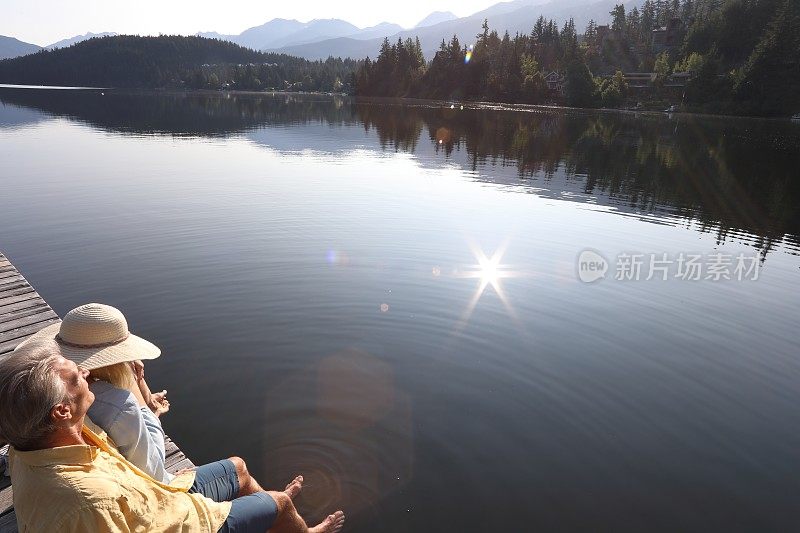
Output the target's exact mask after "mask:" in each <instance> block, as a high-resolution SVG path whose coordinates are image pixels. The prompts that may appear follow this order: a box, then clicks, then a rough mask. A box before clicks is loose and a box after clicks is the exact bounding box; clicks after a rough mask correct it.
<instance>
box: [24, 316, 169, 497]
mask: <svg viewBox="0 0 800 533" xmlns="http://www.w3.org/2000/svg"><path fill="white" fill-rule="evenodd" d="M47 338H51V339H55V341H56V342H57V343H58V344H59V348H60V350H61V352H62V354H63V355H64V357H66V358H67V359H72V360H73V361H75V363H77V364H78V366H80V367H81V368H83V369H84V370H88V371H89V372H90V374H89V376H90V381H91V383H90V384H89V390H91V391H92V392H93V393H94V396H95V399H94V403H93V404H92V405H91V407H90V408H89V412H88V415H89V418H90V419H91V420H92V422H94V423H95V424H97V425H98V426H100V427H101V428H102V429H103V431H105V432H106V433H107V434H108V436H109V437H110V438H111V440H112V441H114V444H116V446H117V449H118V450H119V452H120V453H121V454H122V455H123V456H124V457H125V458H126V459H127V460H128V461H130V462H131V463H133V464H134V465H135V466H137V467H138V468H139V469H140V470H142V471H143V472H145V473H147V474H149V475H150V476H151V477H152V478H153V479H155V480H157V481H161V482H162V483H167V484H169V483H170V482H171V481H172V479H173V478H174V476H172V475H171V474H169V473H167V471H166V469H165V465H164V461H165V459H166V452H165V450H164V430H163V429H162V428H161V422H160V421H159V419H158V417H159V416H160V415H161V414H163V413H166V412H167V411H168V410H169V402H168V401H167V399H166V394H167V391H166V390H164V391H161V392H159V393H156V394H151V393H150V389H149V387H148V386H147V382H146V381H145V380H144V363H143V362H142V360H148V359H155V358H156V357H158V356H160V355H161V350H160V349H159V348H158V347H157V346H155V345H154V344H152V343H150V342H148V341H146V340H144V339H142V338H141V337H137V336H136V335H133V334H131V333H130V331H128V323H127V321H126V320H125V316H124V315H123V314H122V313H121V312H120V311H119V310H118V309H116V308H114V307H111V306H110V305H104V304H95V303H92V304H86V305H82V306H80V307H76V308H75V309H73V310H72V311H70V312H68V313H67V314H66V315H65V316H64V320H63V321H62V322H61V323H60V324H53V325H51V326H48V327H46V328H44V329H42V330H40V331H39V332H38V333H36V334H35V335H34V336H33V337H31V339H29V341H26V342H36V341H37V340H38V339H47Z"/></svg>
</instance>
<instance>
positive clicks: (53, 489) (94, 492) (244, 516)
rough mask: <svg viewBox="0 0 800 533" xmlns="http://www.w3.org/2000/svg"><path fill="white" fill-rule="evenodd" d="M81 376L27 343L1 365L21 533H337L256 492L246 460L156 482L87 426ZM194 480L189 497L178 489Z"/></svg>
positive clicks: (3, 421) (286, 497) (1, 422)
mask: <svg viewBox="0 0 800 533" xmlns="http://www.w3.org/2000/svg"><path fill="white" fill-rule="evenodd" d="M87 375H88V372H86V371H84V370H81V369H79V368H78V367H77V365H76V364H75V363H74V362H72V361H69V360H67V359H65V358H64V357H63V355H62V354H61V353H60V349H59V345H58V344H57V343H55V342H35V343H28V344H26V345H25V346H21V347H20V348H18V349H17V350H15V351H14V352H13V353H11V354H9V355H6V356H2V357H0V435H2V436H3V437H4V438H5V439H7V440H8V441H9V443H10V444H11V446H12V450H11V453H10V457H9V463H10V469H11V479H12V482H13V486H14V507H15V510H16V514H17V523H18V525H19V529H20V531H42V532H51V531H65V532H72V531H74V532H76V533H77V532H89V533H91V532H117V531H124V532H127V531H186V532H189V531H197V532H216V531H222V532H234V531H235V532H250V531H258V532H265V531H266V530H267V529H269V530H270V531H272V532H286V533H294V532H300V533H305V532H310V533H336V532H337V531H339V530H340V529H341V528H342V525H343V523H344V513H342V512H341V511H337V512H336V513H334V514H332V515H329V516H328V517H327V518H326V519H325V520H324V521H323V522H322V523H320V524H318V525H317V526H315V527H313V528H310V529H309V528H308V527H307V526H306V524H305V522H304V521H303V519H302V518H301V517H300V515H299V514H298V513H297V510H296V509H295V507H294V504H293V503H292V499H293V498H294V497H295V496H296V495H297V493H298V492H299V491H300V489H301V488H302V478H301V477H298V478H297V479H295V480H294V481H293V482H292V483H290V484H289V486H287V487H286V489H285V490H284V491H283V492H275V491H263V489H261V487H260V486H259V485H258V483H257V482H256V481H255V479H253V478H252V476H250V474H249V473H248V472H247V468H246V465H245V464H244V461H242V460H241V459H238V458H231V459H229V460H227V461H220V462H218V463H212V464H211V465H205V466H203V467H199V468H198V469H197V472H196V475H192V474H190V473H187V474H186V475H183V476H178V477H177V478H176V479H175V480H174V481H173V482H172V483H171V484H169V485H167V484H164V483H160V482H158V481H156V480H154V479H153V478H151V477H150V476H148V475H147V474H145V473H144V472H142V471H141V470H139V469H138V468H137V467H135V466H134V465H132V464H131V463H129V462H128V461H127V460H125V458H124V457H122V455H120V454H119V452H118V451H117V450H116V448H115V447H114V446H113V445H112V444H111V443H110V442H109V441H108V439H107V437H106V435H105V433H103V432H102V430H100V429H99V428H98V427H97V426H95V425H94V424H92V423H91V421H90V420H89V419H88V418H87V417H86V412H87V410H88V409H89V406H90V405H91V404H92V402H93V401H94V395H93V393H92V392H91V391H90V390H89V386H88V383H87V381H86V376H87ZM187 478H188V480H192V479H193V478H194V482H193V485H192V487H193V489H194V490H195V491H196V492H191V491H189V490H188V489H187V488H186V487H185V484H186V481H187Z"/></svg>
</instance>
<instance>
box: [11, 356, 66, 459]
mask: <svg viewBox="0 0 800 533" xmlns="http://www.w3.org/2000/svg"><path fill="white" fill-rule="evenodd" d="M60 357H61V353H60V350H59V349H58V345H57V344H56V343H55V342H39V343H29V344H26V345H24V346H20V347H19V348H18V349H16V350H14V351H13V352H11V353H10V354H8V355H4V356H0V436H2V437H3V438H4V439H6V440H7V441H8V442H9V443H10V444H11V445H12V446H13V447H14V448H16V449H18V450H30V449H36V447H38V446H41V445H42V444H43V443H44V442H45V440H46V438H47V437H48V436H49V435H50V434H51V433H53V432H54V431H55V430H56V428H57V426H56V424H55V423H54V422H53V420H52V418H51V417H50V413H51V411H52V409H53V407H55V406H56V405H58V404H60V403H63V402H64V401H66V400H67V399H68V395H67V388H66V385H65V384H64V382H63V381H62V379H61V376H60V375H59V374H58V372H57V370H56V365H57V364H58V361H59V358H60Z"/></svg>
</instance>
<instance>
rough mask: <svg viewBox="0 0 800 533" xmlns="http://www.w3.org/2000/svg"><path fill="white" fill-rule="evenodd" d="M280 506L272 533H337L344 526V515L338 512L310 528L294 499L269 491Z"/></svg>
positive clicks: (284, 494) (282, 493) (283, 493)
mask: <svg viewBox="0 0 800 533" xmlns="http://www.w3.org/2000/svg"><path fill="white" fill-rule="evenodd" d="M267 494H269V495H270V496H272V499H273V500H275V503H276V504H277V506H278V518H277V519H276V520H275V523H274V524H273V525H272V527H271V528H270V529H269V531H270V533H337V532H338V531H339V530H341V529H342V526H343V525H344V513H343V512H342V511H336V512H335V513H333V514H332V515H328V517H327V518H326V519H325V520H323V521H322V522H321V523H319V524H318V525H316V526H314V527H312V528H309V527H308V526H307V525H306V522H305V520H303V518H302V517H301V516H300V515H299V514H298V513H297V509H296V508H295V506H294V503H293V502H292V499H291V498H290V497H289V495H288V494H286V493H285V492H274V491H267Z"/></svg>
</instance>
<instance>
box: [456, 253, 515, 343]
mask: <svg viewBox="0 0 800 533" xmlns="http://www.w3.org/2000/svg"><path fill="white" fill-rule="evenodd" d="M507 246H508V242H504V243H503V244H502V245H500V247H499V248H498V249H497V250H495V252H494V254H492V256H491V257H487V255H486V254H485V253H484V252H483V250H482V249H481V248H480V247H479V246H477V245H474V244H473V245H470V248H472V253H473V254H474V255H475V259H476V260H477V261H478V264H477V265H474V266H473V267H472V268H470V269H468V270H466V271H464V272H460V273H459V277H464V278H477V279H478V280H480V281H479V283H478V287H477V289H476V290H475V293H474V294H473V295H472V298H471V299H470V301H469V304H467V308H466V309H465V310H464V313H463V314H462V315H461V319H460V320H459V322H458V325H457V329H462V328H463V327H464V326H466V325H467V322H469V319H470V317H471V316H472V312H473V311H474V310H475V306H477V305H478V300H480V299H481V296H482V295H483V293H484V292H485V291H486V287H489V286H491V287H492V289H494V292H495V294H497V296H498V298H500V301H501V302H502V304H503V307H505V309H506V312H507V313H508V316H510V317H511V318H512V319H514V320H515V321H517V320H518V318H517V314H516V312H515V311H514V308H512V307H511V304H510V303H509V301H508V298H507V297H506V294H505V292H504V291H503V287H502V285H501V283H500V280H501V279H503V278H511V277H516V276H518V275H519V273H518V272H516V271H514V270H511V269H510V268H509V266H508V265H506V264H503V263H501V261H502V259H503V255H504V254H505V251H506V247H507Z"/></svg>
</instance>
